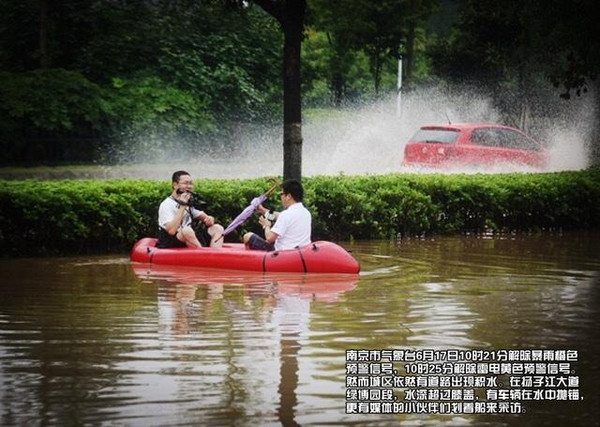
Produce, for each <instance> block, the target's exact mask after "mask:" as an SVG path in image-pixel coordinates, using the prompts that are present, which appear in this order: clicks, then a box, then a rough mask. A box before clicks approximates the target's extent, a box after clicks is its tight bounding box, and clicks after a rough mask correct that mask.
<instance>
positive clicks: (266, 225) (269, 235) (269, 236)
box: [258, 216, 279, 243]
mask: <svg viewBox="0 0 600 427" xmlns="http://www.w3.org/2000/svg"><path fill="white" fill-rule="evenodd" d="M258 222H260V225H262V227H263V230H265V240H266V241H267V242H269V243H275V240H277V238H278V237H279V234H277V233H273V232H272V231H271V221H269V220H268V219H266V218H265V217H264V216H261V217H260V218H258Z"/></svg>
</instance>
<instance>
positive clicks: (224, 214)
mask: <svg viewBox="0 0 600 427" xmlns="http://www.w3.org/2000/svg"><path fill="white" fill-rule="evenodd" d="M1 184H2V185H1V188H0V204H1V206H2V210H1V211H0V244H1V247H2V250H1V254H2V255H4V256H6V255H10V256H30V255H44V254H71V253H81V252H86V253H92V252H93V253H103V252H115V251H125V250H128V249H129V248H130V247H131V245H132V244H133V243H134V242H135V241H136V240H137V239H139V238H141V237H143V236H156V233H157V223H156V221H157V220H156V217H157V211H158V205H159V204H160V202H161V201H162V200H163V198H165V197H166V196H167V195H168V194H169V191H170V187H169V184H168V183H165V182H156V181H142V180H112V181H89V180H82V181H37V180H27V181H2V183H1ZM304 186H305V190H306V191H305V204H306V205H307V207H308V208H309V209H310V210H311V212H312V213H313V239H329V240H349V239H383V238H393V237H395V236H397V235H399V234H400V235H421V234H425V233H431V234H433V233H439V234H441V233H460V232H473V233H483V232H513V231H528V232H531V231H543V230H551V229H559V228H560V229H576V228H578V229H586V228H598V225H599V220H598V218H599V217H600V171H598V170H591V171H577V172H557V173H545V174H502V175H413V174H392V175H383V176H362V177H346V176H336V177H322V176H321V177H312V178H305V179H304ZM197 187H198V188H197V190H198V191H199V192H200V193H201V194H202V197H203V198H204V200H205V201H206V202H208V204H207V207H206V210H207V211H208V212H209V213H210V214H211V215H214V216H215V218H216V219H217V220H218V222H220V223H221V224H223V225H224V226H226V225H227V224H228V223H229V222H230V221H231V220H232V219H233V218H235V217H236V216H237V215H238V214H239V213H240V212H241V211H242V210H243V209H244V208H245V207H246V206H247V205H248V204H249V202H250V200H252V198H254V197H256V196H257V195H259V194H261V193H263V192H264V191H266V189H267V188H268V187H269V184H268V183H267V182H266V181H265V180H264V179H252V180H202V182H201V184H200V185H199V186H197ZM266 205H267V206H268V207H270V208H274V209H281V206H280V205H279V200H278V199H277V198H272V200H271V201H268V202H267V203H266ZM249 230H251V231H255V232H260V231H261V230H260V226H259V225H258V222H257V221H256V220H252V219H251V220H249V221H248V222H246V223H245V224H244V225H242V226H241V227H240V228H239V230H238V231H237V232H236V233H233V234H232V235H231V236H228V240H230V241H239V237H240V236H241V235H242V233H244V232H245V231H249Z"/></svg>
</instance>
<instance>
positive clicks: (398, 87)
mask: <svg viewBox="0 0 600 427" xmlns="http://www.w3.org/2000/svg"><path fill="white" fill-rule="evenodd" d="M399 50H401V49H399ZM396 115H397V116H398V117H401V116H402V54H398V82H397V84H396Z"/></svg>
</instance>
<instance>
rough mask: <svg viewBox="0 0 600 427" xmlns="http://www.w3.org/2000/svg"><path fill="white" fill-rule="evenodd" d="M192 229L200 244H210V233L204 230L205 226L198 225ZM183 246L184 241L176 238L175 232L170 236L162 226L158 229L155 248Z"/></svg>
mask: <svg viewBox="0 0 600 427" xmlns="http://www.w3.org/2000/svg"><path fill="white" fill-rule="evenodd" d="M194 231H195V232H196V237H198V241H199V242H200V244H201V245H202V246H208V245H209V244H210V234H208V231H206V227H204V226H198V227H197V228H196V229H195V230H194ZM185 246H186V245H185V242H182V241H181V240H179V239H178V238H177V234H175V235H174V236H171V235H170V234H169V233H167V231H166V230H164V229H163V228H159V229H158V242H156V247H157V248H161V249H165V248H184V247H185Z"/></svg>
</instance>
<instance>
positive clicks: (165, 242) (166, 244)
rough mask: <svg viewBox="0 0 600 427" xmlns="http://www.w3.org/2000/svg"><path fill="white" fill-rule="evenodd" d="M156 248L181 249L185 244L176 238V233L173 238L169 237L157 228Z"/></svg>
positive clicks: (164, 231) (165, 232)
mask: <svg viewBox="0 0 600 427" xmlns="http://www.w3.org/2000/svg"><path fill="white" fill-rule="evenodd" d="M156 247H157V248H161V249H164V248H183V247H185V242H182V241H181V240H179V239H178V238H177V233H175V235H174V236H171V235H170V234H169V233H167V231H166V230H164V229H162V228H159V229H158V242H156Z"/></svg>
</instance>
